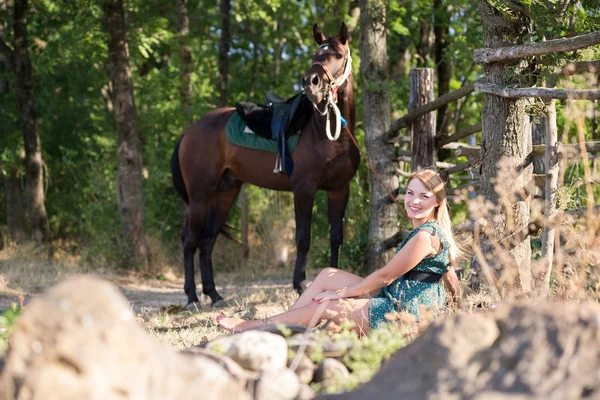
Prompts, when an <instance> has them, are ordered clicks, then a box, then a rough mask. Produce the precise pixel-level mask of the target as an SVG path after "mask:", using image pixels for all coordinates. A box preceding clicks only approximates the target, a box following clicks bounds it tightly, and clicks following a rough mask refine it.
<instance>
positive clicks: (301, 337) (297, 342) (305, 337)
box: [287, 331, 322, 355]
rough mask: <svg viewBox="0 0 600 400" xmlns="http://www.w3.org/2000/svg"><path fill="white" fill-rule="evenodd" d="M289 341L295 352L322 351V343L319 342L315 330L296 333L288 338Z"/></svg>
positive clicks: (311, 352) (309, 353)
mask: <svg viewBox="0 0 600 400" xmlns="http://www.w3.org/2000/svg"><path fill="white" fill-rule="evenodd" d="M287 343H288V347H289V348H290V349H292V350H294V351H295V352H298V351H301V352H305V353H306V354H308V355H311V354H314V353H317V352H318V353H321V352H322V350H321V345H320V344H319V342H318V340H317V335H316V333H315V332H314V331H313V332H310V333H300V334H297V335H294V336H292V337H291V338H289V339H288V340H287Z"/></svg>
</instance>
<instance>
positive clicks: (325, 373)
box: [313, 358, 350, 388]
mask: <svg viewBox="0 0 600 400" xmlns="http://www.w3.org/2000/svg"><path fill="white" fill-rule="evenodd" d="M349 375H350V373H349V372H348V368H346V366H345V365H344V364H342V362H341V361H338V360H336V359H334V358H326V359H325V360H323V362H322V363H321V364H319V366H318V367H317V369H316V370H315V375H314V377H313V382H316V383H321V384H322V385H323V387H324V388H327V387H328V386H329V384H330V383H332V381H333V380H335V379H338V378H346V377H348V376H349Z"/></svg>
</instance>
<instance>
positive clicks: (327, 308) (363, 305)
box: [217, 299, 370, 335]
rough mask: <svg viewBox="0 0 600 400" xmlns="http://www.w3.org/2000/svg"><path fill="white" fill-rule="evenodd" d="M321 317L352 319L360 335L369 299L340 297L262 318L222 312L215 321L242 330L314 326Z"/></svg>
mask: <svg viewBox="0 0 600 400" xmlns="http://www.w3.org/2000/svg"><path fill="white" fill-rule="evenodd" d="M323 319H333V320H334V321H336V322H341V321H342V320H344V319H348V320H351V321H353V322H354V323H355V324H356V325H355V329H356V330H357V332H358V333H359V334H361V335H364V334H366V333H368V332H369V329H370V328H369V299H342V300H334V301H330V302H328V303H322V304H318V303H314V302H312V301H311V302H310V304H309V305H307V306H304V307H300V308H296V309H294V310H290V311H288V312H285V313H282V314H278V315H275V316H273V317H269V318H266V319H262V320H248V321H247V320H243V319H241V318H230V317H226V316H225V315H224V314H223V313H221V314H219V316H218V317H217V323H218V324H219V325H220V326H222V327H223V328H225V329H227V330H230V331H235V332H239V331H244V330H247V329H252V328H257V327H259V326H262V325H271V324H277V323H288V324H301V325H306V326H314V325H316V324H318V323H319V322H320V321H321V320H323Z"/></svg>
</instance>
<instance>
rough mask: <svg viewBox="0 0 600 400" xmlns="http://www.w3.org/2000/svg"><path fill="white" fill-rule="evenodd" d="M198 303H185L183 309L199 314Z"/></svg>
mask: <svg viewBox="0 0 600 400" xmlns="http://www.w3.org/2000/svg"><path fill="white" fill-rule="evenodd" d="M200 308H201V306H200V302H195V301H192V302H191V303H187V304H186V305H185V309H186V310H187V311H191V312H200Z"/></svg>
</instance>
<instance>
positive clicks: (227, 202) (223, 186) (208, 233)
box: [199, 172, 242, 306]
mask: <svg viewBox="0 0 600 400" xmlns="http://www.w3.org/2000/svg"><path fill="white" fill-rule="evenodd" d="M241 187H242V181H240V180H237V179H236V178H235V177H234V176H233V175H232V174H230V173H228V172H226V173H225V174H224V175H223V177H222V178H221V182H220V183H219V189H218V190H219V191H218V192H217V193H216V194H215V195H214V196H212V198H211V199H210V201H209V207H208V212H207V214H206V221H205V224H204V229H203V230H202V236H201V237H200V242H199V248H200V275H201V277H202V293H204V294H205V295H207V296H209V297H210V299H211V301H212V305H214V306H217V305H219V304H220V303H221V302H222V300H223V298H222V297H221V295H219V293H218V292H217V289H216V288H215V280H214V276H213V265H212V251H213V249H214V247H215V243H216V241H217V235H218V234H219V232H220V231H221V230H222V229H223V227H224V225H225V222H227V217H228V215H229V210H231V207H232V206H233V202H234V200H235V198H236V196H237V195H238V193H239V192H240V189H241Z"/></svg>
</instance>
